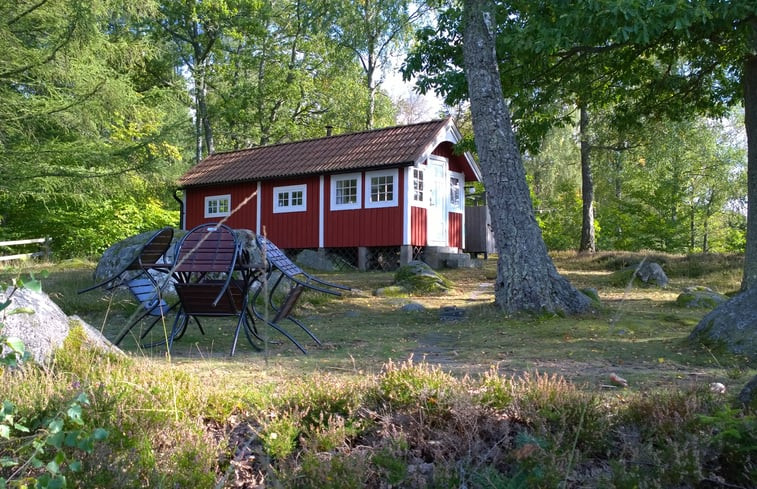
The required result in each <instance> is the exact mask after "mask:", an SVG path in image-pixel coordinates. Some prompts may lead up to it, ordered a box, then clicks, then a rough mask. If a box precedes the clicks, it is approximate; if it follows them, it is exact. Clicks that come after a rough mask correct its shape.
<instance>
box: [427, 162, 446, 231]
mask: <svg viewBox="0 0 757 489" xmlns="http://www.w3.org/2000/svg"><path fill="white" fill-rule="evenodd" d="M426 174H427V175H428V179H427V182H428V201H427V214H426V226H427V228H426V237H427V240H428V245H429V246H447V242H448V237H447V207H448V205H449V183H448V178H449V177H448V176H447V158H443V157H441V156H434V155H432V156H430V157H429V159H428V171H427V173H426Z"/></svg>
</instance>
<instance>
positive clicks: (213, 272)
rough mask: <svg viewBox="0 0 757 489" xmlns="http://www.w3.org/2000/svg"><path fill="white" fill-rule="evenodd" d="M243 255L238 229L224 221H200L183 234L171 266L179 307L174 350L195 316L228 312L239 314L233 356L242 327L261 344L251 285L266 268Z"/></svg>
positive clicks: (252, 341)
mask: <svg viewBox="0 0 757 489" xmlns="http://www.w3.org/2000/svg"><path fill="white" fill-rule="evenodd" d="M240 256H242V249H241V245H240V243H239V241H238V240H237V237H236V234H235V233H234V231H233V230H232V229H231V228H229V227H228V226H225V225H220V224H201V225H200V226H197V227H195V228H194V229H192V230H191V231H189V232H188V233H187V234H186V235H185V236H184V237H183V238H182V239H181V241H180V242H179V245H178V247H177V252H176V257H175V260H174V265H173V268H172V273H173V276H174V278H175V279H176V284H175V287H176V293H177V294H178V296H179V304H180V310H179V313H178V314H177V316H176V320H175V321H174V325H173V328H172V330H171V335H170V337H169V339H168V349H169V350H170V349H171V347H172V345H173V341H174V340H175V339H178V338H180V337H181V336H182V335H183V334H184V331H185V330H186V327H187V323H188V322H189V319H190V318H195V319H197V317H223V316H233V317H236V318H237V325H236V329H235V331H234V339H233V342H232V346H231V355H234V352H235V351H236V346H237V340H238V338H239V333H240V331H241V330H242V327H243V326H244V332H245V336H246V337H247V340H248V341H249V342H250V344H251V345H252V346H253V347H254V348H256V349H260V348H261V343H262V339H261V336H260V335H259V334H258V332H257V329H256V327H255V321H254V318H253V315H252V314H251V313H250V308H249V307H248V302H249V300H248V299H249V289H250V285H251V283H252V281H253V280H254V279H255V277H257V275H258V274H259V273H261V271H260V270H256V269H253V268H249V267H247V264H246V263H243V262H242V261H243V260H241V259H240ZM239 277H241V278H239Z"/></svg>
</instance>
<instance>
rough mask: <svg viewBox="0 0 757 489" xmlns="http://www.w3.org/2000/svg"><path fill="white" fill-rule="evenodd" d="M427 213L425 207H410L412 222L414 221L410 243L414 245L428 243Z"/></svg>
mask: <svg viewBox="0 0 757 489" xmlns="http://www.w3.org/2000/svg"><path fill="white" fill-rule="evenodd" d="M426 214H427V212H426V208H425V207H416V206H411V207H410V222H411V223H412V225H411V228H410V244H411V245H412V246H426V244H428V237H427V231H426V228H427V227H428V226H427V224H426Z"/></svg>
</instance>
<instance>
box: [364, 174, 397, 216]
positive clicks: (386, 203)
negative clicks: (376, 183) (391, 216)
mask: <svg viewBox="0 0 757 489" xmlns="http://www.w3.org/2000/svg"><path fill="white" fill-rule="evenodd" d="M380 177H392V199H391V200H381V201H376V202H373V201H371V197H372V195H371V187H373V185H372V180H373V179H374V178H380ZM399 191H400V187H399V172H398V171H397V169H396V168H394V169H392V170H380V171H371V172H366V173H365V207H366V209H376V208H379V207H397V202H398V195H397V194H399Z"/></svg>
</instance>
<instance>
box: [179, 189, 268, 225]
mask: <svg viewBox="0 0 757 489" xmlns="http://www.w3.org/2000/svg"><path fill="white" fill-rule="evenodd" d="M256 190H257V184H255V183H254V182H253V183H243V184H236V185H233V186H217V187H207V188H191V189H186V190H185V198H184V222H185V224H184V227H185V228H186V229H192V228H193V227H196V226H199V225H200V224H204V223H208V222H219V221H222V220H223V222H224V224H226V225H228V226H230V227H232V228H240V229H251V230H253V231H254V230H255V226H256V224H257V217H256V216H257V198H256V197H257V196H256V195H255V192H256ZM218 195H230V196H231V202H230V204H231V210H233V211H234V212H233V214H231V215H229V216H215V217H205V198H206V197H212V196H218ZM245 201H246V202H245ZM240 206H241V207H240Z"/></svg>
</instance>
